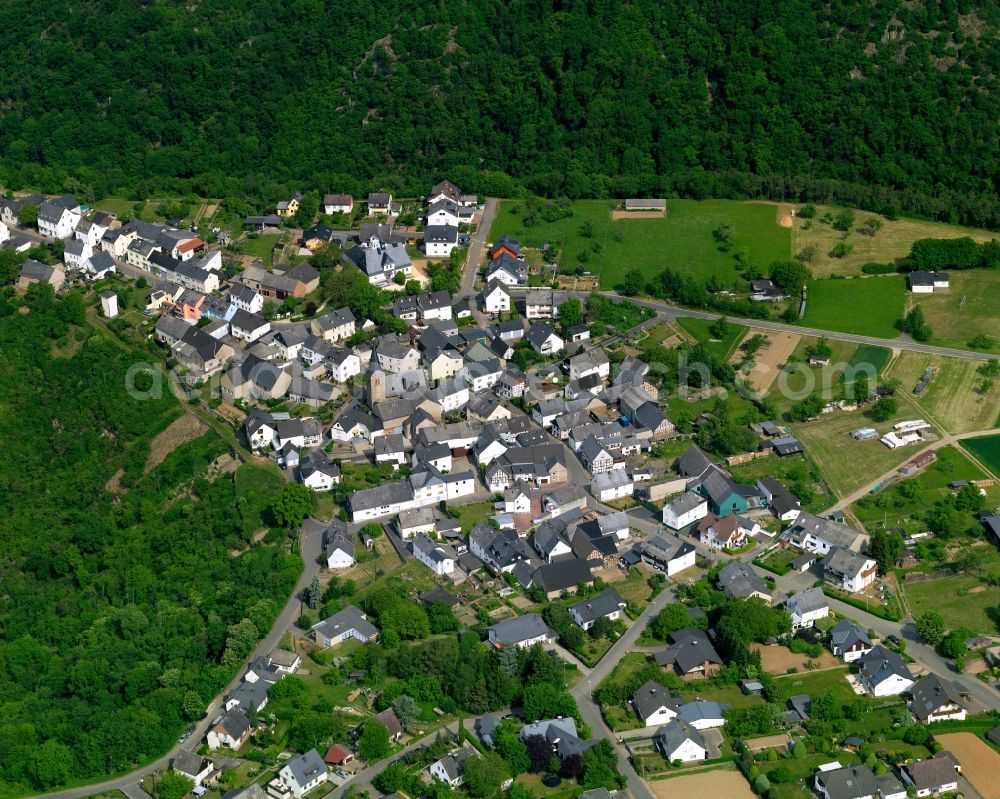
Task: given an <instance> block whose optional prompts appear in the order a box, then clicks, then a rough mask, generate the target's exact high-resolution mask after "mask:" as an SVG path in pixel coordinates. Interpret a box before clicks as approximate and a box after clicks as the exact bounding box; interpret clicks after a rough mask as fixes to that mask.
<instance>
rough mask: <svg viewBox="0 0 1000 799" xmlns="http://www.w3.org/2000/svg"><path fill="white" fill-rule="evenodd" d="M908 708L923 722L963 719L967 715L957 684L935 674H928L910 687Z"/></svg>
mask: <svg viewBox="0 0 1000 799" xmlns="http://www.w3.org/2000/svg"><path fill="white" fill-rule="evenodd" d="M910 710H911V711H912V712H913V715H914V717H916V719H917V720H918V721H922V722H923V723H924V724H932V723H934V722H935V721H965V717H966V716H967V715H968V709H967V708H966V707H965V704H964V701H963V699H962V695H961V694H960V693H959V690H958V686H957V685H956V684H955V683H954V682H952V681H950V680H942V679H941V678H940V677H938V676H937V675H936V674H929V675H927V676H926V677H924V678H923V679H920V680H917V681H916V682H915V683H913V685H912V686H911V687H910Z"/></svg>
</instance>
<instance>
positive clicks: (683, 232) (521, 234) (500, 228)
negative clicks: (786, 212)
mask: <svg viewBox="0 0 1000 799" xmlns="http://www.w3.org/2000/svg"><path fill="white" fill-rule="evenodd" d="M569 207H570V209H571V211H572V216H569V217H567V218H565V219H559V220H557V221H555V222H544V221H539V222H538V223H537V224H533V225H525V224H524V219H525V216H526V203H525V201H523V200H504V201H503V202H502V203H500V207H499V209H498V210H497V216H496V219H495V221H494V222H493V227H492V228H491V230H490V241H496V240H497V239H498V238H499V237H500V236H501V235H503V234H504V233H507V234H510V235H513V236H514V237H515V238H517V239H518V240H520V241H521V243H522V244H523V245H525V246H527V247H532V248H535V247H541V246H542V245H544V244H550V245H554V246H555V247H557V248H558V249H559V252H560V256H559V261H560V263H562V264H569V265H575V264H577V263H582V264H583V266H584V268H585V269H588V270H590V271H592V272H594V273H596V274H598V275H600V278H601V288H602V289H613V288H615V287H616V286H617V285H619V284H620V283H621V282H622V281H623V280H624V277H625V273H626V272H628V271H629V270H631V269H639V270H641V271H642V272H643V273H644V274H645V275H646V276H647V278H648V279H650V280H651V279H653V278H655V277H656V275H657V274H659V273H660V272H661V271H662V270H663V268H664V267H667V266H669V267H671V268H672V269H676V270H677V271H679V272H682V273H684V274H688V275H691V276H693V277H695V278H697V279H698V280H707V279H708V278H710V277H712V276H715V277H717V278H719V279H720V280H723V281H725V282H727V283H731V282H732V281H733V280H735V279H738V277H739V275H738V273H737V269H736V261H735V259H734V257H733V253H735V252H736V251H738V250H741V249H745V250H746V252H747V254H748V258H747V260H748V261H749V262H750V263H754V264H757V266H758V267H759V268H760V269H761V270H762V271H764V272H766V271H767V269H768V267H769V266H770V265H771V263H772V262H774V261H787V260H788V259H789V258H790V257H791V254H792V236H791V230H790V229H788V228H782V227H780V226H779V225H778V223H777V216H776V206H774V205H772V204H768V203H747V202H738V201H734V200H668V201H667V212H666V216H665V217H664V218H663V219H621V220H615V221H613V220H612V219H611V206H610V203H609V202H608V201H607V200H578V201H576V202H572V203H570V204H569ZM721 225H728V226H729V230H730V235H731V236H732V242H731V245H730V247H729V251H728V252H720V251H719V248H718V244H717V242H716V241H715V238H714V236H713V231H715V230H716V229H718V228H719V227H720V226H721ZM581 255H582V256H583V257H581Z"/></svg>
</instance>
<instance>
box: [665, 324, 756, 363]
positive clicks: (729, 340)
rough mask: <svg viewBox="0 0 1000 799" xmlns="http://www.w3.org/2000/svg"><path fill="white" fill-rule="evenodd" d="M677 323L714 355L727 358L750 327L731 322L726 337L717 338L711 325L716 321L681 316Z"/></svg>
mask: <svg viewBox="0 0 1000 799" xmlns="http://www.w3.org/2000/svg"><path fill="white" fill-rule="evenodd" d="M677 324H678V326H680V327H681V328H683V329H684V330H685V331H686V332H687V333H688V334H690V335H691V336H693V337H694V339H695V341H697V342H698V343H699V344H701V345H703V346H704V347H705V349H707V350H708V351H709V352H711V353H712V354H713V355H717V356H718V357H720V358H723V359H726V360H728V359H729V357H730V356H731V355H732V354H733V351H734V350H735V349H736V347H737V345H738V344H739V343H740V342H741V341H742V340H743V337H744V336H745V335H746V333H747V330H748V329H749V328H746V327H744V326H743V325H737V324H733V323H732V322H730V323H729V324H728V326H727V332H726V335H725V337H724V338H721V339H717V338H716V337H715V334H714V333H713V332H712V331H711V330H710V328H711V327H713V326H714V325H716V322H710V321H709V320H708V319H688V318H686V317H681V318H679V319H678V320H677Z"/></svg>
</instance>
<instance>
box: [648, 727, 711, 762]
mask: <svg viewBox="0 0 1000 799" xmlns="http://www.w3.org/2000/svg"><path fill="white" fill-rule="evenodd" d="M653 739H654V740H655V741H656V743H657V745H658V746H659V747H660V748H661V749H662V750H663V752H665V753H666V754H667V756H669V755H670V753H672V752H674V751H676V750H677V747H679V746H680V745H681V744H683V743H684V742H685V741H688V740H690V741H694V742H695V743H696V744H698V746H700V747H701V748H702V749H704V748H705V740H704V738H702V737H701V733H700V732H698V730H696V729H695V728H694V727H692V726H691V725H690V724H688V723H687V722H684V721H681V720H679V719H672V720H671V721H669V722H667V723H666V724H664V725H663V726H662V727H660V729H658V730H657V731H656V734H655V735H654V736H653Z"/></svg>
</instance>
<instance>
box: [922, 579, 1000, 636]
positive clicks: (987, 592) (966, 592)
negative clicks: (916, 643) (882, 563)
mask: <svg viewBox="0 0 1000 799" xmlns="http://www.w3.org/2000/svg"><path fill="white" fill-rule="evenodd" d="M903 590H905V591H906V597H907V599H908V600H909V602H910V610H911V611H912V612H913V615H914V616H915V617H916V616H919V615H920V614H921V613H923V612H924V611H925V610H936V611H938V612H939V613H940V614H941V615H942V616H944V621H945V624H946V625H947V626H948V627H949V628H953V627H958V626H961V625H964V626H966V627H968V628H969V629H970V630H972V631H973V632H975V633H989V634H996V633H997V631H998V625H997V620H998V617H997V615H996V605H997V597H996V589H995V588H988V587H986V586H985V585H983V584H982V583H981V582H980V581H979V579H978V578H977V577H973V576H971V575H967V574H961V575H955V576H954V577H941V578H939V579H936V580H923V581H920V582H913V583H904V588H903Z"/></svg>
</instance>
